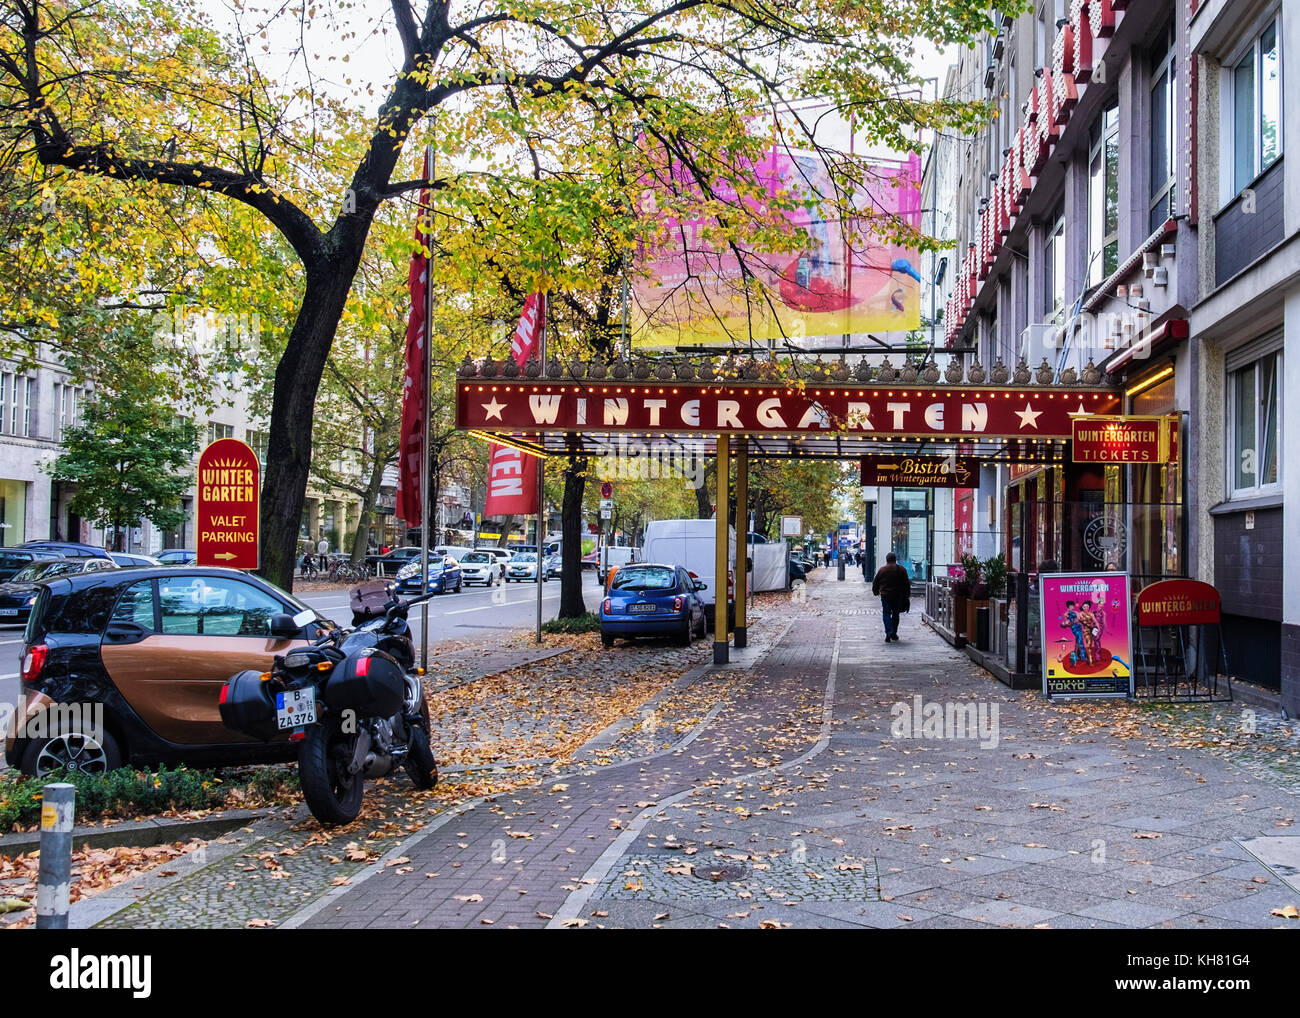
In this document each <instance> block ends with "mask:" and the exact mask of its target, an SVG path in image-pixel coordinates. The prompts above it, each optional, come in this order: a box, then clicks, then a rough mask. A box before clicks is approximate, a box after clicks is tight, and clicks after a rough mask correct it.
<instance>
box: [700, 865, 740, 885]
mask: <svg viewBox="0 0 1300 1018" xmlns="http://www.w3.org/2000/svg"><path fill="white" fill-rule="evenodd" d="M694 872H695V876H697V877H699V878H700V879H701V880H710V881H712V882H713V883H715V884H720V883H722V882H723V881H726V880H744V879H745V877H746V875H747V874H748V873H749V870H748V869H746V868H745V867H744V866H741V865H739V864H738V863H722V864H720V865H718V866H696V867H695V871H694Z"/></svg>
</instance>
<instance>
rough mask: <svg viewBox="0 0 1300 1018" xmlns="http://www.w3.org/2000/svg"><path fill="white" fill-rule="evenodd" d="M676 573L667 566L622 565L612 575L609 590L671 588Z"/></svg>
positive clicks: (675, 579) (675, 582) (675, 583)
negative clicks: (612, 579) (612, 580)
mask: <svg viewBox="0 0 1300 1018" xmlns="http://www.w3.org/2000/svg"><path fill="white" fill-rule="evenodd" d="M676 586H677V574H676V573H675V572H674V571H673V570H671V569H669V568H668V567H667V566H624V567H623V568H622V569H620V570H619V571H618V572H617V573H616V574H615V575H614V582H613V584H612V585H611V586H610V588H609V589H610V590H672V589H673V588H674V587H676Z"/></svg>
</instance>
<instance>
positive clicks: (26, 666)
mask: <svg viewBox="0 0 1300 1018" xmlns="http://www.w3.org/2000/svg"><path fill="white" fill-rule="evenodd" d="M49 653H50V648H49V646H48V645H46V644H44V643H38V644H35V645H34V646H31V647H28V648H27V653H26V654H24V655H23V667H22V676H23V681H24V682H35V681H36V679H37V678H38V677H39V676H40V674H41V669H42V668H44V667H45V659H46V657H48V656H49Z"/></svg>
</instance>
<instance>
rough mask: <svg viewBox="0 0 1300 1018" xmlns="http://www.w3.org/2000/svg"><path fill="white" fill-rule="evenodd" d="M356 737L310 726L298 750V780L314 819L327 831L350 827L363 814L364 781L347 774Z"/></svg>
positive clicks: (354, 775) (358, 776)
mask: <svg viewBox="0 0 1300 1018" xmlns="http://www.w3.org/2000/svg"><path fill="white" fill-rule="evenodd" d="M356 739H357V737H356V736H355V735H345V734H344V733H342V732H339V731H336V730H334V729H327V728H326V727H325V726H323V725H311V726H310V727H308V729H307V733H306V738H305V739H303V743H302V748H301V749H300V750H298V779H299V781H300V782H301V783H302V797H303V798H304V799H305V800H307V808H308V809H310V810H311V815H312V816H314V817H315V818H316V819H317V820H319V821H320V822H321V824H323V825H324V826H325V827H338V826H340V825H342V824H350V823H352V821H353V820H355V819H356V818H357V816H358V814H360V812H361V798H362V794H363V793H364V791H365V779H364V778H363V777H362V776H361V775H360V774H348V772H347V765H348V761H349V760H351V759H352V751H353V749H354V747H355V745H356Z"/></svg>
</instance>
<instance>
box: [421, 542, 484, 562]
mask: <svg viewBox="0 0 1300 1018" xmlns="http://www.w3.org/2000/svg"><path fill="white" fill-rule="evenodd" d="M473 550H474V549H473V548H466V547H464V546H462V545H458V544H440V545H438V547H436V548H431V549H430V550H429V554H430V555H450V556H451V557H452V558H454V559H455V560H456V561H457V562H459V561H460V560H461V557H462V556H463V555H468V554H469V553H470V552H471V551H473Z"/></svg>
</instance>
